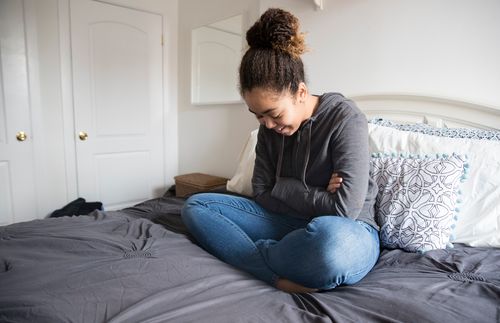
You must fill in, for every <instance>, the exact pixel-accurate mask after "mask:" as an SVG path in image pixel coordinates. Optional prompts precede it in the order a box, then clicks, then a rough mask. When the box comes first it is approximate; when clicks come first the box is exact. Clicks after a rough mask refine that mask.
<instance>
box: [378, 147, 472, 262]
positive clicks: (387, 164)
mask: <svg viewBox="0 0 500 323" xmlns="http://www.w3.org/2000/svg"><path fill="white" fill-rule="evenodd" d="M371 167H372V169H371V170H372V173H371V176H372V178H373V179H374V180H375V181H376V183H377V186H378V195H377V199H376V205H375V208H376V216H377V221H378V224H379V225H380V227H381V229H380V240H381V243H382V246H384V247H387V248H391V249H395V248H400V249H404V250H406V251H409V252H425V251H428V250H433V249H444V248H446V247H452V245H451V243H450V238H451V235H452V231H453V228H454V222H455V221H456V219H457V213H458V211H459V208H458V205H457V202H459V194H460V191H459V186H460V183H461V182H463V181H464V179H465V177H466V173H467V170H468V164H467V163H466V158H465V156H461V155H457V154H452V155H451V156H450V155H446V154H444V155H441V156H439V155H438V156H436V155H434V156H425V157H420V156H413V155H396V154H393V155H389V154H381V153H375V154H373V155H372V158H371Z"/></svg>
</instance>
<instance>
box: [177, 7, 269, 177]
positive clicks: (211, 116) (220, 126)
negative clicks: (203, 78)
mask: <svg viewBox="0 0 500 323" xmlns="http://www.w3.org/2000/svg"><path fill="white" fill-rule="evenodd" d="M241 13H244V14H245V17H244V19H243V20H244V21H245V20H246V22H244V25H248V23H249V21H252V22H253V21H254V20H255V19H257V17H258V16H259V3H258V1H255V0H238V1H235V0H211V1H206V0H182V1H179V110H178V114H179V126H178V127H179V174H185V173H190V172H203V173H208V174H212V175H218V176H225V177H231V176H232V175H233V173H234V171H235V170H236V164H237V159H238V155H239V153H240V151H241V149H242V147H243V145H244V143H245V140H246V139H247V136H248V135H249V133H250V131H251V130H252V129H255V128H257V127H258V123H257V121H256V119H255V118H254V117H252V116H251V115H250V113H249V112H248V111H247V107H246V106H245V105H244V104H229V105H206V106H194V105H191V101H190V86H191V85H190V84H191V30H192V29H194V28H197V27H200V26H203V25H207V24H211V23H213V22H216V21H219V20H222V19H225V18H229V17H232V16H235V15H238V14H241ZM234 86H235V87H237V84H235V85H234Z"/></svg>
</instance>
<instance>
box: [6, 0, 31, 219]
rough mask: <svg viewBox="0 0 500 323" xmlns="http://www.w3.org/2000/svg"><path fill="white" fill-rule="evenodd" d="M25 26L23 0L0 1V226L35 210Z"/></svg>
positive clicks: (26, 215)
mask: <svg viewBox="0 0 500 323" xmlns="http://www.w3.org/2000/svg"><path fill="white" fill-rule="evenodd" d="M24 29H25V28H24V14H23V2H22V0H0V225H6V224H10V223H13V222H20V221H25V220H30V219H33V218H35V217H36V210H37V207H36V193H35V192H36V190H35V175H34V160H33V134H32V131H31V113H30V103H29V102H30V99H29V86H28V69H27V58H26V57H27V55H26V41H25V36H24V35H25V32H24ZM23 133H24V134H25V136H24V137H23Z"/></svg>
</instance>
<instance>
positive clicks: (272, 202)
mask: <svg viewBox="0 0 500 323" xmlns="http://www.w3.org/2000/svg"><path fill="white" fill-rule="evenodd" d="M263 127H264V126H262V125H261V126H260V128H259V134H258V137H257V145H256V147H255V166H254V172H253V177H252V188H253V196H254V198H255V201H257V203H259V204H260V205H261V206H263V207H264V208H265V209H267V210H269V211H271V212H275V213H280V214H288V215H297V212H296V211H295V210H293V209H292V208H290V207H289V206H288V205H287V203H286V201H281V200H279V199H277V198H275V197H273V196H271V191H272V190H273V187H274V185H275V183H276V167H277V160H275V158H274V159H273V156H272V150H271V149H270V148H269V147H270V146H271V145H270V144H269V143H268V142H267V141H269V140H271V138H269V137H268V136H266V133H265V129H264V128H263ZM277 152H278V151H277ZM277 152H276V153H277Z"/></svg>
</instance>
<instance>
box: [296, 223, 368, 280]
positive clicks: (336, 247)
mask: <svg viewBox="0 0 500 323" xmlns="http://www.w3.org/2000/svg"><path fill="white" fill-rule="evenodd" d="M306 230H307V231H308V233H309V234H310V235H311V236H310V237H311V238H312V239H311V246H310V247H311V249H310V251H309V253H310V254H312V255H314V256H313V257H314V259H310V260H311V261H312V262H313V263H314V264H315V266H316V268H315V270H314V272H316V275H315V276H314V278H313V277H311V278H312V279H313V280H314V285H315V287H317V288H321V289H330V288H334V287H336V286H337V285H340V284H344V283H347V282H350V281H352V280H353V278H354V277H355V276H359V275H360V274H361V273H362V272H364V271H365V270H366V269H367V268H371V262H372V260H371V258H372V257H371V252H370V251H369V250H371V249H372V248H371V246H370V244H371V241H368V240H367V238H368V236H369V235H368V234H367V231H366V229H365V228H364V227H363V226H362V225H360V224H359V223H357V222H356V221H354V220H352V219H347V218H341V217H337V216H323V217H318V218H315V219H313V220H312V221H311V222H310V223H309V224H308V226H307V228H306ZM368 239H369V238H368ZM368 270H369V269H368ZM360 277H362V276H360Z"/></svg>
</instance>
